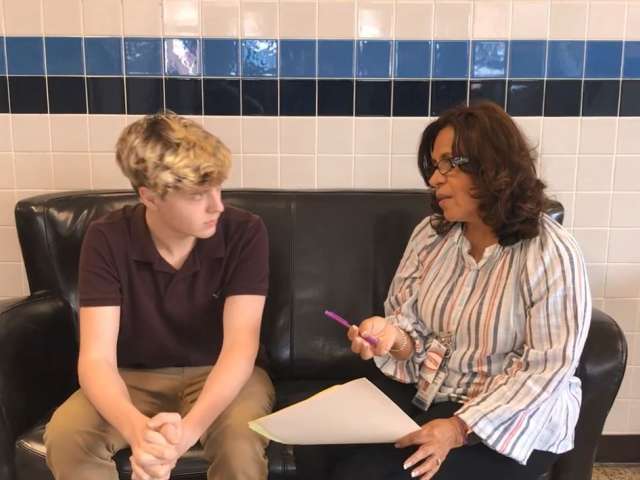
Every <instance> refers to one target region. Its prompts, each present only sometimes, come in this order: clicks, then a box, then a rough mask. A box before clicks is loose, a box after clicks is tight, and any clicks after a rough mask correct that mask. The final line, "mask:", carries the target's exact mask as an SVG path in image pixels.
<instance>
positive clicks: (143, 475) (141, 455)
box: [129, 412, 198, 480]
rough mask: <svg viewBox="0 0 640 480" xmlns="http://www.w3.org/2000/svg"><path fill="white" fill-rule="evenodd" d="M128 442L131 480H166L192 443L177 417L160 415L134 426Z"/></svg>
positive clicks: (166, 413) (143, 418) (169, 414)
mask: <svg viewBox="0 0 640 480" xmlns="http://www.w3.org/2000/svg"><path fill="white" fill-rule="evenodd" d="M134 423H135V425H134V426H133V430H132V432H131V434H132V436H133V438H131V439H129V444H130V446H131V451H132V455H131V457H130V458H129V459H130V461H131V468H132V471H133V473H132V476H131V479H132V480H168V479H169V477H170V476H171V470H173V468H174V467H175V466H176V462H177V461H178V459H179V458H180V457H181V456H182V455H183V454H184V453H185V452H186V451H187V450H189V448H191V446H192V445H194V444H195V443H196V441H197V440H198V439H197V438H195V439H193V438H192V437H193V435H189V432H188V431H187V430H188V429H186V428H185V425H184V422H183V419H182V417H181V416H180V415H179V414H178V413H173V412H162V413H158V414H157V415H155V416H154V417H153V418H151V419H149V418H148V417H146V416H141V417H140V421H139V422H134Z"/></svg>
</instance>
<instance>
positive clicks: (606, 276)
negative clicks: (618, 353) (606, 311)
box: [604, 3, 629, 306]
mask: <svg viewBox="0 0 640 480" xmlns="http://www.w3.org/2000/svg"><path fill="white" fill-rule="evenodd" d="M628 13H629V4H628V3H625V9H624V21H623V22H624V23H623V25H622V38H623V39H625V40H626V36H627V16H628ZM624 47H625V41H624V40H623V42H622V52H621V54H620V87H619V91H618V116H617V117H616V127H615V133H614V136H613V164H612V166H611V176H610V178H609V186H610V192H609V212H608V222H607V223H608V227H609V228H608V229H607V239H606V244H605V257H604V259H605V262H606V264H607V265H609V246H610V244H611V218H612V216H613V192H614V179H615V175H616V165H617V161H616V155H617V153H618V135H619V133H620V105H621V97H622V94H621V90H622V72H623V69H624ZM608 271H609V269H608V268H605V270H604V293H605V306H606V293H607V285H608V280H609V274H608Z"/></svg>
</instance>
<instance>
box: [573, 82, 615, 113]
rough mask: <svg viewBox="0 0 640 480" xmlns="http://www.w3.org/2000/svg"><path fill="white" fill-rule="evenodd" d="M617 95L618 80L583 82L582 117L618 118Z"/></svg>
mask: <svg viewBox="0 0 640 480" xmlns="http://www.w3.org/2000/svg"><path fill="white" fill-rule="evenodd" d="M619 95H620V80H585V81H584V86H583V87H582V116H583V117H616V116H618V98H619Z"/></svg>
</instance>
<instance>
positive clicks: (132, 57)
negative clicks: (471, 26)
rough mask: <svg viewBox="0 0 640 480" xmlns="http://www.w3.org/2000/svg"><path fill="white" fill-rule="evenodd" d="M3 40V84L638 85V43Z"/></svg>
mask: <svg viewBox="0 0 640 480" xmlns="http://www.w3.org/2000/svg"><path fill="white" fill-rule="evenodd" d="M4 40H5V42H3V44H2V46H1V48H0V56H1V57H2V60H3V61H2V62H1V65H0V74H6V73H8V74H9V75H44V74H45V72H46V73H47V74H50V75H60V76H73V75H83V74H85V73H86V74H87V75H95V76H119V75H123V74H126V75H131V76H162V75H164V76H175V77H182V76H184V77H194V76H196V77H197V76H204V77H218V78H237V77H243V78H278V77H280V78H362V79H388V78H399V79H468V78H472V79H474V78H478V79H480V78H487V79H489V78H494V79H500V78H521V79H544V78H552V79H582V78H585V79H617V78H622V77H624V78H640V42H639V41H627V42H624V41H598V40H588V41H574V40H550V41H546V40H511V41H508V40H491V41H487V40H474V41H458V40H436V41H433V42H432V41H428V40H424V41H420V40H395V41H393V40H325V39H318V40H317V41H316V40H295V39H293V40H285V39H283V40H276V39H268V38H265V39H243V40H240V39H228V38H225V39H223V38H159V37H156V38H139V37H124V38H123V37H84V38H83V37H12V36H9V37H6V38H5V39H4ZM5 45H6V48H5ZM5 55H6V67H7V68H5V61H4V60H5V59H4V57H5Z"/></svg>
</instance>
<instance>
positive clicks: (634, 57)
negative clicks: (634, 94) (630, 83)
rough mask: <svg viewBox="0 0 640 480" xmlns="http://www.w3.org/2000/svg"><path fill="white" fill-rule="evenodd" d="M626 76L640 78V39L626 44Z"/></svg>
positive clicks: (624, 73)
mask: <svg viewBox="0 0 640 480" xmlns="http://www.w3.org/2000/svg"><path fill="white" fill-rule="evenodd" d="M623 75H624V78H640V41H638V42H626V43H625V45H624V71H623Z"/></svg>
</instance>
